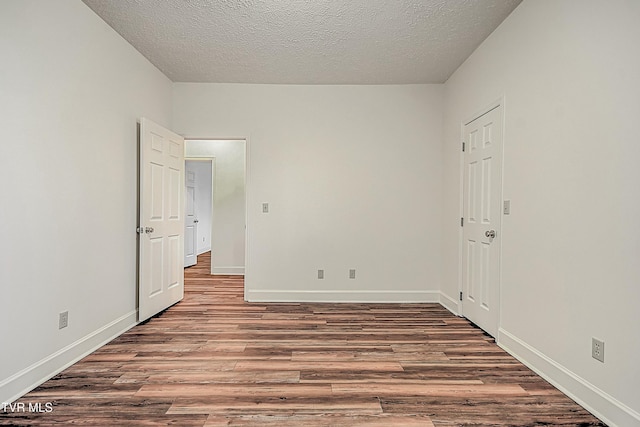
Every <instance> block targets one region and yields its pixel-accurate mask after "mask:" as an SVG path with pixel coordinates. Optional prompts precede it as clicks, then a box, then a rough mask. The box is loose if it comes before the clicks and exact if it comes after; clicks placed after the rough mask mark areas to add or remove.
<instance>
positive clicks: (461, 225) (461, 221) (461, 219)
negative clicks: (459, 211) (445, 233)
mask: <svg viewBox="0 0 640 427" xmlns="http://www.w3.org/2000/svg"><path fill="white" fill-rule="evenodd" d="M460 227H464V218H460Z"/></svg>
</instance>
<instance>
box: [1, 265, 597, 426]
mask: <svg viewBox="0 0 640 427" xmlns="http://www.w3.org/2000/svg"><path fill="white" fill-rule="evenodd" d="M198 261H199V264H198V265H197V266H194V267H191V268H188V269H187V270H186V271H185V276H186V280H185V283H186V284H185V299H184V300H183V301H182V302H180V303H179V304H177V305H175V306H174V307H172V308H170V309H169V310H167V311H166V312H164V313H162V314H161V315H159V316H157V317H155V318H152V319H151V320H150V321H148V322H147V323H145V324H142V325H139V326H136V327H135V328H133V329H132V330H130V331H129V332H127V333H125V334H124V335H122V336H120V337H118V338H117V339H115V340H113V341H112V342H111V343H109V344H108V345H106V346H104V347H102V348H101V349H100V350H98V351H97V352H95V353H94V354H92V355H90V356H88V357H86V358H85V359H83V360H82V361H80V362H79V363H77V364H75V365H73V366H71V367H70V368H68V369H67V370H65V371H64V372H62V373H61V374H59V375H57V376H56V377H54V378H53V379H51V380H49V381H47V382H46V383H44V384H43V385H42V386H40V387H38V388H37V389H35V390H34V391H32V392H31V393H29V394H27V395H26V396H24V397H23V398H22V399H20V400H19V401H17V402H16V403H24V404H25V406H26V407H27V408H28V405H29V404H31V405H32V406H33V405H36V404H38V403H40V404H41V405H42V410H43V412H42V413H30V412H28V411H27V412H14V413H11V412H4V413H3V412H0V425H16V426H24V425H58V424H74V425H87V426H102V425H108V426H127V425H132V426H152V425H178V426H208V427H214V426H226V425H233V426H279V427H287V426H296V427H297V426H349V427H351V426H385V427H389V426H425V427H429V426H436V427H439V426H540V425H550V426H604V424H603V423H601V422H600V421H599V420H597V419H596V418H594V417H593V416H592V415H591V414H589V413H588V412H587V411H586V410H584V409H583V408H581V407H580V406H579V405H577V404H576V403H574V402H573V401H572V400H571V399H569V398H568V397H566V396H565V395H564V394H562V393H561V392H559V391H558V390H556V389H555V388H553V387H552V386H551V385H549V384H548V383H547V382H545V381H544V380H542V379H541V378H540V377H538V376H537V375H535V374H534V373H533V372H531V371H530V370H529V369H528V368H526V367H525V366H523V365H522V364H521V363H519V362H518V361H516V360H515V359H514V358H512V357H511V356H509V355H508V354H507V353H506V352H504V351H503V350H502V349H500V348H499V347H498V346H497V345H496V344H495V343H494V342H493V339H491V338H490V337H488V336H486V335H485V334H483V333H482V331H480V330H479V329H477V328H475V327H473V326H472V325H470V324H469V322H467V321H466V320H464V319H461V318H458V317H455V316H453V315H451V314H450V313H449V312H448V311H446V310H445V309H444V308H442V307H441V306H439V305H437V304H249V303H245V302H244V301H243V282H242V278H238V277H230V276H215V277H212V276H209V275H208V265H209V257H208V254H205V255H201V256H200V257H199V259H198ZM47 404H50V405H51V406H50V408H51V409H52V411H51V412H44V411H45V410H46V409H47Z"/></svg>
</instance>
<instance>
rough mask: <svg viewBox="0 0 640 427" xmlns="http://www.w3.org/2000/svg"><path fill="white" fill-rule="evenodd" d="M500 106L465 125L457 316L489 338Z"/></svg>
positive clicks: (495, 292)
mask: <svg viewBox="0 0 640 427" xmlns="http://www.w3.org/2000/svg"><path fill="white" fill-rule="evenodd" d="M502 111H503V109H502V106H501V105H498V106H496V107H494V108H493V109H491V110H489V111H487V112H486V113H485V114H483V115H481V116H480V117H478V118H476V119H474V120H473V121H471V122H469V123H467V124H466V125H465V126H464V135H463V141H464V144H465V152H464V156H463V157H464V177H463V179H464V181H463V230H462V236H463V248H462V304H461V307H462V314H463V315H464V316H465V317H466V318H468V319H469V320H471V321H472V322H474V323H475V324H476V325H478V326H479V327H481V328H482V329H483V330H485V331H486V332H487V333H489V334H490V335H491V336H494V337H495V336H496V335H497V332H498V327H499V322H500V255H501V254H500V240H501V238H502V236H501V233H502V229H501V218H502V217H501V215H502V209H501V208H502V153H503V148H502V147H503V143H502V139H503V138H502Z"/></svg>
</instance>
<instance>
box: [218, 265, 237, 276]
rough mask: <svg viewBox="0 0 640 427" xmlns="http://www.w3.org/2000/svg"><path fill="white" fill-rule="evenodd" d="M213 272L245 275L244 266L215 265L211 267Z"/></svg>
mask: <svg viewBox="0 0 640 427" xmlns="http://www.w3.org/2000/svg"><path fill="white" fill-rule="evenodd" d="M211 274H224V275H230V276H244V267H213V268H212V269H211Z"/></svg>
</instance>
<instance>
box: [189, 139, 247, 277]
mask: <svg viewBox="0 0 640 427" xmlns="http://www.w3.org/2000/svg"><path fill="white" fill-rule="evenodd" d="M245 145H246V143H245V141H244V140H209V141H202V140H187V141H186V144H185V146H186V149H185V150H186V155H187V157H215V168H214V169H215V172H214V173H215V179H214V189H213V224H212V228H211V232H212V237H211V266H212V268H211V272H212V274H244V272H245V247H246V244H245V224H246V209H245V205H246V198H245Z"/></svg>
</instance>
